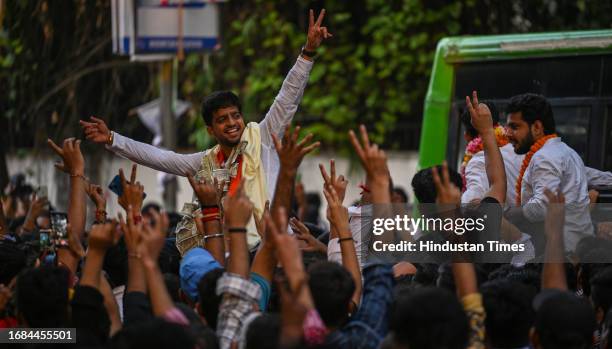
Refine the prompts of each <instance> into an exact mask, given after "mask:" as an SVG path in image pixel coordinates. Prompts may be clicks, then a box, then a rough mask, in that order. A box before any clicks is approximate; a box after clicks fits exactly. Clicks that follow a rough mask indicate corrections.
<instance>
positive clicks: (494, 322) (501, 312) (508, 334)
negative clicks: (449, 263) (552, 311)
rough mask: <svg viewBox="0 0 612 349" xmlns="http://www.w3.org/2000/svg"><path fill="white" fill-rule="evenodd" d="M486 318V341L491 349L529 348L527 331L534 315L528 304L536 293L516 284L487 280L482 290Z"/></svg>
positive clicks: (527, 287) (501, 280)
mask: <svg viewBox="0 0 612 349" xmlns="http://www.w3.org/2000/svg"><path fill="white" fill-rule="evenodd" d="M480 290H481V293H482V300H483V305H484V308H485V312H486V314H487V317H486V319H485V328H486V334H487V340H488V341H489V343H490V345H491V346H492V347H494V348H518V347H526V346H528V345H529V330H530V329H531V326H532V325H533V320H534V318H535V312H534V311H533V307H532V305H531V303H532V301H533V298H534V297H535V294H536V290H535V289H534V288H533V287H530V286H527V285H523V284H521V283H518V282H516V281H509V280H503V279H500V280H495V281H489V282H486V283H484V284H483V285H482V287H481V289H480Z"/></svg>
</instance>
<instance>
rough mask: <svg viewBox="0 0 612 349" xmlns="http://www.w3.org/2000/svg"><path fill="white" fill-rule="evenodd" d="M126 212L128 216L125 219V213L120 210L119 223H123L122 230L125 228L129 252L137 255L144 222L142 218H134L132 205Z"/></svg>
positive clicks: (124, 235) (126, 246) (125, 239)
mask: <svg viewBox="0 0 612 349" xmlns="http://www.w3.org/2000/svg"><path fill="white" fill-rule="evenodd" d="M126 214H127V217H126V219H125V220H124V219H123V215H122V214H121V212H119V214H118V216H119V225H121V230H123V241H125V248H126V249H127V251H128V254H130V253H131V254H133V255H136V254H137V253H138V244H139V243H140V239H141V237H142V225H143V222H142V220H138V221H136V220H134V212H133V209H132V206H131V205H130V206H128V208H127V212H126Z"/></svg>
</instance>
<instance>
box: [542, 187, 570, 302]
mask: <svg viewBox="0 0 612 349" xmlns="http://www.w3.org/2000/svg"><path fill="white" fill-rule="evenodd" d="M544 193H545V195H546V197H547V198H548V210H547V214H546V220H545V228H544V231H545V234H546V247H545V250H544V258H545V260H544V268H543V269H542V289H545V288H556V289H560V290H567V280H566V278H565V267H564V262H565V257H564V251H565V248H564V246H563V225H564V224H565V198H564V197H563V194H562V193H560V192H559V193H557V194H554V193H552V192H551V191H550V190H548V189H546V190H545V191H544Z"/></svg>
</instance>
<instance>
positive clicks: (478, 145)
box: [461, 125, 509, 189]
mask: <svg viewBox="0 0 612 349" xmlns="http://www.w3.org/2000/svg"><path fill="white" fill-rule="evenodd" d="M494 130H495V140H496V141H497V146H498V147H503V146H504V145H506V144H508V143H509V141H508V137H506V130H505V129H504V128H503V127H502V126H500V125H497V126H495V128H494ZM483 149H484V145H483V144H482V138H480V136H478V137H476V138H474V139H472V140H471V141H470V142H469V143H468V144H467V146H466V147H465V154H464V155H463V162H462V163H461V177H462V178H463V187H464V189H465V185H466V181H465V168H466V167H467V164H468V162H470V160H472V157H474V155H475V154H477V153H479V152H481V151H482V150H483Z"/></svg>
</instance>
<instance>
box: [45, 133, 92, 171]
mask: <svg viewBox="0 0 612 349" xmlns="http://www.w3.org/2000/svg"><path fill="white" fill-rule="evenodd" d="M47 144H49V146H50V147H51V149H53V151H55V153H57V155H59V156H60V157H61V158H62V162H58V163H55V167H56V168H57V169H58V170H60V171H63V172H66V173H68V174H70V175H71V176H84V175H85V159H84V158H83V153H81V141H80V140H78V139H75V138H67V139H65V140H64V143H63V144H62V148H60V147H59V146H58V145H57V144H55V143H54V142H53V141H52V140H51V139H47Z"/></svg>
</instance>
